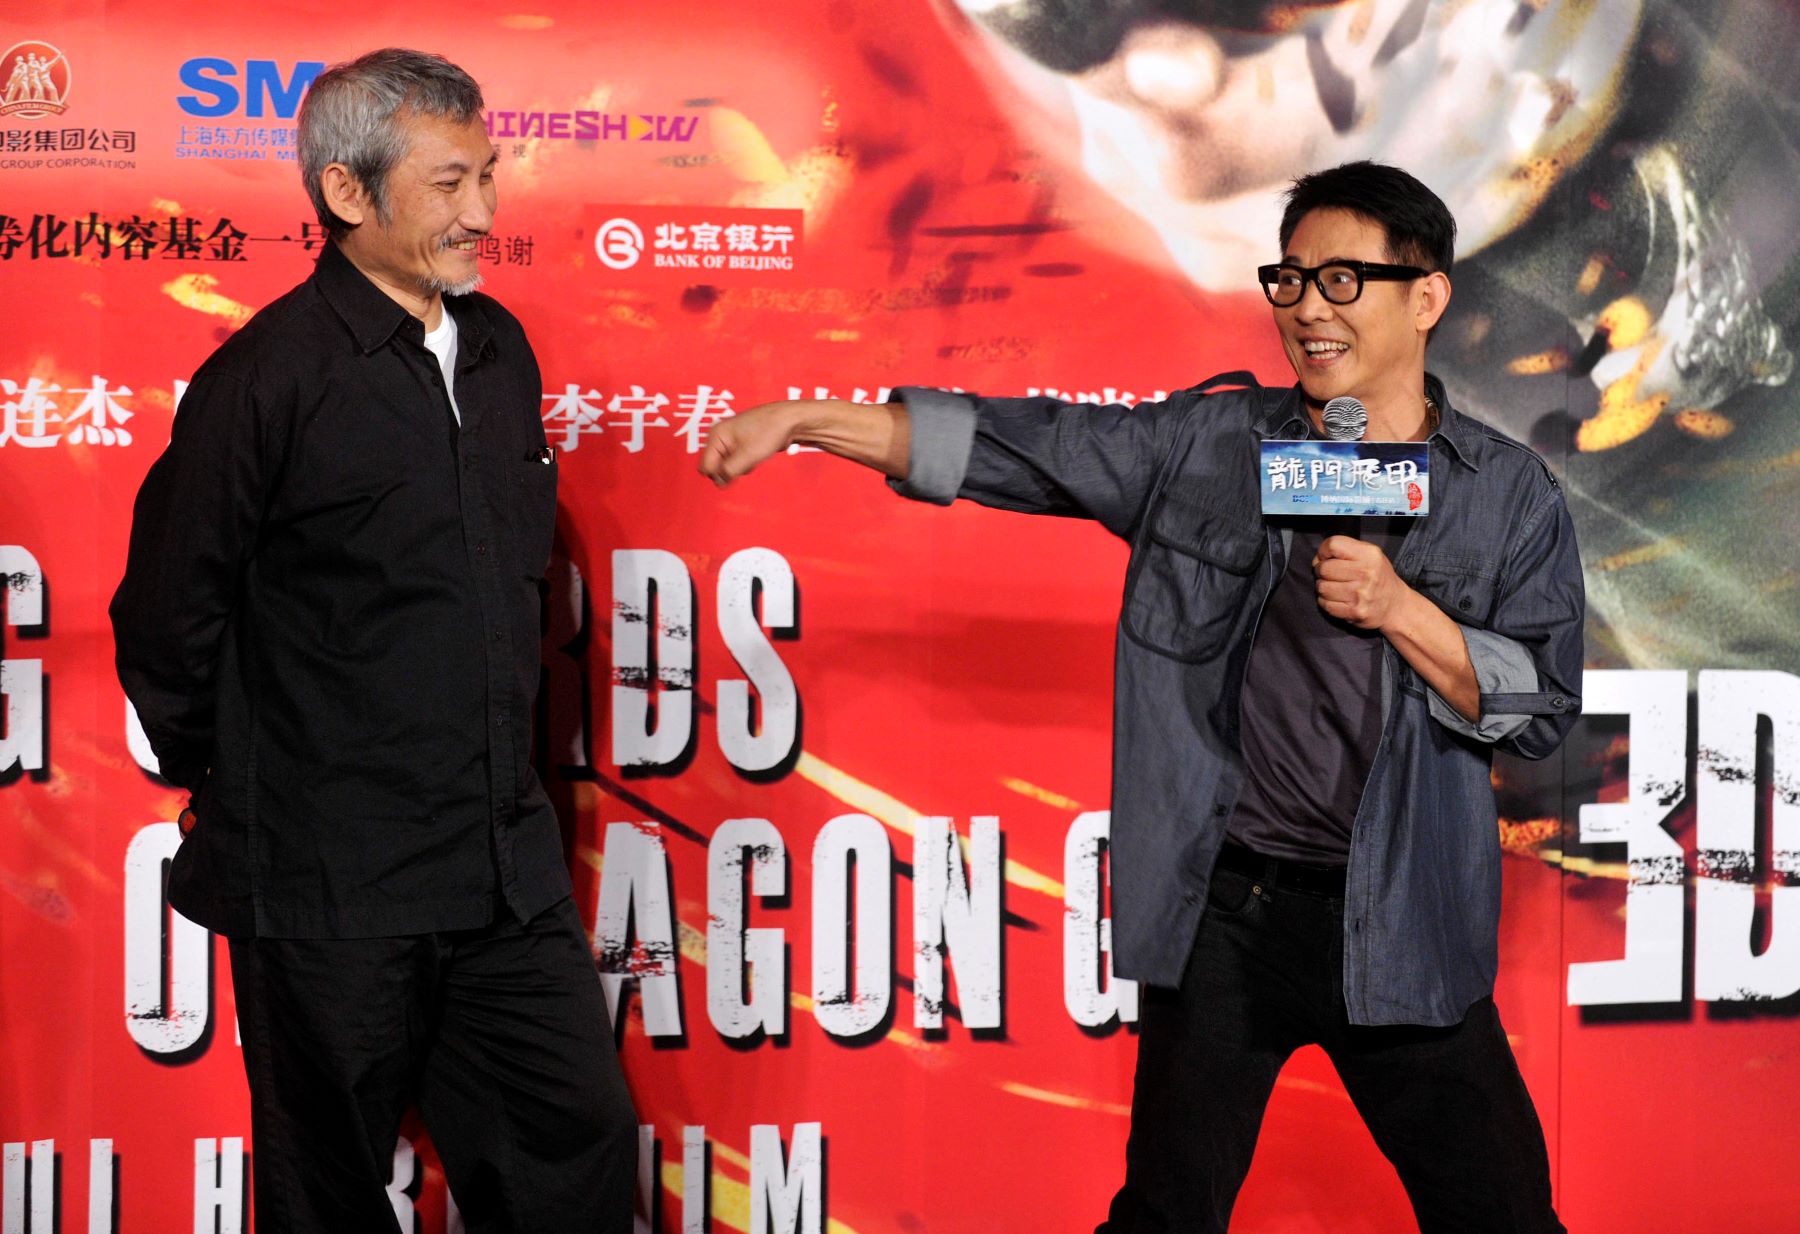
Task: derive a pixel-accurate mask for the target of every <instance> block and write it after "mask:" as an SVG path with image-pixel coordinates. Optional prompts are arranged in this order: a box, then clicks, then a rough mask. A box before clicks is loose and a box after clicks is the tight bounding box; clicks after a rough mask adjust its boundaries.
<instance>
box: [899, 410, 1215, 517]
mask: <svg viewBox="0 0 1800 1234" xmlns="http://www.w3.org/2000/svg"><path fill="white" fill-rule="evenodd" d="M894 397H895V399H896V400H897V401H899V402H901V403H903V404H904V405H905V407H906V411H907V418H908V421H909V424H910V433H911V446H910V448H909V452H908V459H907V466H908V474H907V477H906V479H905V480H890V481H889V484H890V485H891V486H892V487H893V489H894V491H895V492H897V493H900V494H901V495H902V496H905V497H910V498H913V499H914V500H917V501H929V502H935V503H936V504H939V505H948V504H950V502H952V501H954V500H955V499H956V498H958V497H963V498H967V499H969V500H971V501H978V502H980V503H981V504H982V505H986V506H993V507H994V508H996V509H1001V510H1016V511H1019V512H1021V513H1026V514H1059V515H1065V516H1069V517H1075V518H1091V519H1094V520H1096V521H1098V522H1099V523H1101V524H1102V525H1104V526H1105V527H1106V528H1107V530H1109V531H1112V532H1113V533H1115V534H1117V535H1128V534H1129V533H1130V530H1131V528H1132V527H1134V526H1135V525H1136V523H1137V520H1138V519H1139V518H1140V517H1142V514H1143V509H1144V506H1145V503H1146V501H1147V499H1148V496H1149V492H1150V488H1151V485H1152V484H1153V483H1154V480H1155V477H1156V473H1157V469H1158V467H1159V466H1160V464H1161V461H1162V459H1163V457H1164V454H1165V453H1166V449H1167V435H1168V433H1169V432H1170V426H1171V424H1172V421H1173V418H1174V414H1175V413H1177V412H1178V411H1179V409H1180V408H1181V407H1185V406H1186V403H1178V402H1177V401H1175V400H1173V399H1172V400H1169V401H1165V402H1157V403H1142V404H1138V405H1136V406H1132V407H1127V406H1123V405H1120V404H1095V403H1071V402H1065V401H1063V400H1061V399H1054V398H985V397H982V396H980V395H973V394H953V393H950V392H947V391H943V390H928V389H922V388H919V387H904V388H901V389H899V390H896V391H895V392H894ZM1177 397H1178V398H1179V396H1177Z"/></svg>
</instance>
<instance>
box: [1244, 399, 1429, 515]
mask: <svg viewBox="0 0 1800 1234" xmlns="http://www.w3.org/2000/svg"><path fill="white" fill-rule="evenodd" d="M1323 419H1324V422H1325V434H1326V436H1327V437H1328V438H1329V440H1327V441H1316V440H1305V441H1265V442H1263V443H1262V460H1261V463H1262V466H1261V471H1262V474H1261V477H1260V479H1261V484H1262V512H1263V513H1264V514H1265V515H1269V514H1279V515H1283V516H1288V517H1291V516H1294V515H1302V516H1308V517H1333V518H1341V517H1344V516H1346V515H1350V516H1360V517H1367V516H1370V515H1410V516H1412V517H1415V518H1418V517H1423V516H1424V515H1426V514H1429V513H1430V512H1431V483H1430V477H1429V466H1430V450H1429V447H1427V445H1426V443H1424V442H1422V441H1365V440H1363V435H1364V434H1365V433H1367V432H1368V431H1369V409H1368V408H1367V407H1364V406H1363V405H1362V401H1361V400H1360V399H1355V398H1351V397H1350V396H1349V395H1347V394H1345V395H1340V396H1338V397H1337V398H1334V399H1332V400H1331V401H1330V402H1328V403H1326V404H1325V410H1324V414H1323Z"/></svg>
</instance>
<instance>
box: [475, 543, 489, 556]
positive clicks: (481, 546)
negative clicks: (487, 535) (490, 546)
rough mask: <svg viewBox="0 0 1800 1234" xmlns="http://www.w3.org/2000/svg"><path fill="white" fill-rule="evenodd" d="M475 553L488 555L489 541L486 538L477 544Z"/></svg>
mask: <svg viewBox="0 0 1800 1234" xmlns="http://www.w3.org/2000/svg"><path fill="white" fill-rule="evenodd" d="M475 554H476V556H478V557H480V556H486V555H487V541H486V540H482V541H479V542H478V543H477V544H476V545H475Z"/></svg>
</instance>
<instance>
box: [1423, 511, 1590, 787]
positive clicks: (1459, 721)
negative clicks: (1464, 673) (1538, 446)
mask: <svg viewBox="0 0 1800 1234" xmlns="http://www.w3.org/2000/svg"><path fill="white" fill-rule="evenodd" d="M1586 616H1587V596H1586V589H1585V587H1584V585H1583V582H1582V574H1581V555H1580V552H1579V551H1578V549H1577V547H1576V543H1575V527H1574V523H1573V522H1572V521H1571V520H1570V518H1569V511H1568V508H1567V506H1566V505H1565V504H1564V502H1563V499H1562V493H1561V491H1560V490H1558V489H1554V488H1553V489H1551V490H1550V492H1549V493H1548V494H1547V496H1546V497H1545V499H1544V501H1543V502H1542V503H1540V505H1539V507H1538V509H1537V510H1536V511H1535V512H1534V513H1533V515H1532V516H1531V517H1529V518H1527V519H1526V520H1525V521H1524V523H1523V524H1522V525H1521V527H1520V529H1519V531H1518V532H1517V533H1516V534H1515V536H1514V539H1513V542H1512V543H1511V544H1510V545H1509V546H1508V553H1507V559H1506V565H1505V568H1504V571H1503V574H1502V577H1501V581H1500V593H1499V599H1498V600H1497V602H1496V604H1495V606H1494V613H1493V618H1492V620H1491V621H1490V622H1489V624H1488V627H1487V628H1486V629H1481V628H1477V627H1474V626H1467V625H1465V626H1463V627H1462V634H1463V643H1464V645H1465V646H1467V648H1468V650H1469V660H1470V662H1471V663H1472V664H1473V665H1474V668H1475V680H1476V684H1477V685H1479V686H1480V688H1481V716H1480V719H1479V720H1477V721H1475V722H1474V723H1471V722H1470V721H1469V720H1468V719H1466V718H1465V717H1464V716H1462V715H1461V714H1460V713H1458V712H1457V711H1456V709H1455V708H1453V707H1451V706H1450V705H1449V704H1448V703H1446V702H1445V701H1444V700H1443V699H1442V698H1441V697H1439V696H1438V694H1437V692H1436V691H1428V701H1429V704H1430V708H1431V715H1432V717H1433V718H1434V719H1436V720H1437V721H1438V723H1440V724H1442V725H1444V726H1445V727H1446V728H1449V729H1452V730H1454V731H1455V732H1458V733H1461V734H1463V735H1464V736H1467V737H1473V738H1475V739H1476V740H1478V741H1486V742H1492V743H1494V744H1495V745H1497V746H1498V747H1499V748H1501V749H1503V750H1507V751H1509V752H1511V753H1514V754H1517V755H1519V756H1521V757H1523V758H1543V757H1544V756H1545V755H1547V754H1549V753H1550V752H1551V751H1552V750H1554V749H1556V747H1557V746H1558V745H1559V744H1561V742H1562V739H1563V737H1564V736H1565V735H1567V733H1568V731H1569V728H1570V727H1571V726H1572V725H1573V724H1574V723H1575V719H1576V717H1577V716H1579V715H1580V714H1581V693H1580V685H1581V674H1582V663H1583V659H1582V657H1583V638H1584V627H1585V622H1586Z"/></svg>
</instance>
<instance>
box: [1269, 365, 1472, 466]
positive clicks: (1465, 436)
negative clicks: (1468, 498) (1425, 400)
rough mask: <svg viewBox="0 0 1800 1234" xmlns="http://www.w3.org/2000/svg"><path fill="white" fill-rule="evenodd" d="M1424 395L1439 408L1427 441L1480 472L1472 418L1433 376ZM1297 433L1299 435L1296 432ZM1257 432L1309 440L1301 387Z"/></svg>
mask: <svg viewBox="0 0 1800 1234" xmlns="http://www.w3.org/2000/svg"><path fill="white" fill-rule="evenodd" d="M1425 392H1426V393H1427V394H1429V395H1430V396H1431V399H1432V401H1433V402H1435V403H1436V404H1437V406H1438V425H1437V428H1435V429H1434V430H1432V432H1431V435H1430V437H1428V438H1427V439H1426V440H1428V441H1430V440H1436V439H1439V438H1441V439H1442V440H1443V442H1444V444H1445V445H1446V446H1448V447H1449V448H1450V452H1451V453H1452V454H1454V455H1455V456H1456V459H1457V461H1458V462H1460V463H1461V464H1463V466H1465V467H1467V468H1468V469H1469V470H1471V471H1480V470H1481V466H1480V464H1479V463H1477V462H1476V457H1477V451H1478V446H1477V440H1478V438H1479V436H1480V434H1479V433H1478V432H1477V431H1476V429H1475V426H1474V425H1473V424H1472V423H1471V422H1470V420H1469V418H1468V417H1467V416H1465V415H1463V414H1462V413H1461V412H1459V411H1457V410H1456V408H1454V407H1452V406H1451V405H1450V396H1449V395H1448V394H1447V393H1445V391H1444V383H1443V382H1441V381H1439V380H1438V379H1437V378H1436V377H1434V376H1432V375H1431V374H1430V373H1427V374H1425ZM1296 429H1297V430H1298V431H1297V432H1296V431H1295V430H1296ZM1256 431H1257V433H1258V435H1260V436H1261V437H1263V438H1264V439H1271V438H1273V439H1277V440H1294V439H1297V438H1300V437H1306V436H1309V435H1310V434H1311V432H1312V420H1311V418H1310V417H1308V416H1307V414H1306V408H1305V405H1304V404H1303V403H1302V402H1301V400H1300V386H1299V384H1298V383H1295V384H1294V385H1293V386H1290V387H1289V388H1288V390H1287V392H1286V393H1285V394H1284V395H1282V398H1281V401H1280V402H1277V403H1275V404H1274V405H1273V406H1266V407H1265V408H1264V409H1263V413H1262V415H1261V416H1260V417H1258V418H1257V421H1256Z"/></svg>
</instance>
